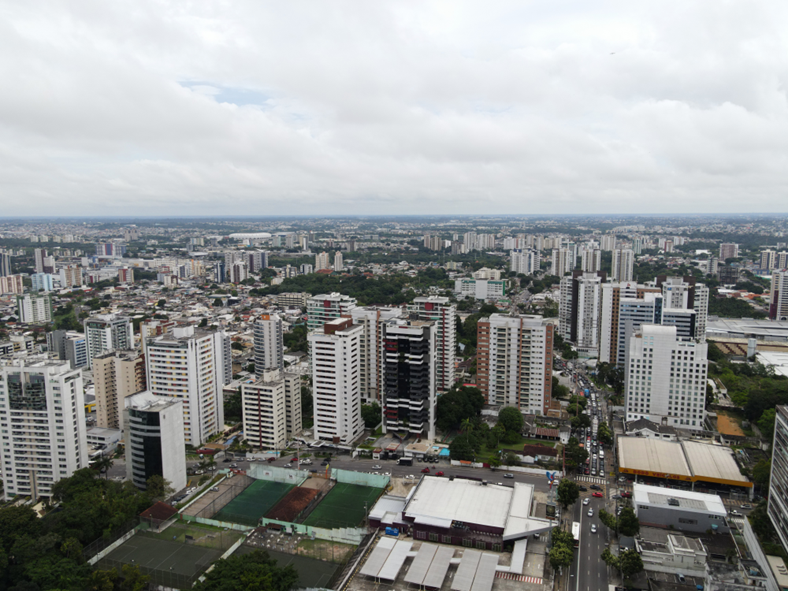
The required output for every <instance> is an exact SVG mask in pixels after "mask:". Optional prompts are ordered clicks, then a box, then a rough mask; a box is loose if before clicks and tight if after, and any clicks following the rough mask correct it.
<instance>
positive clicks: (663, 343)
mask: <svg viewBox="0 0 788 591" xmlns="http://www.w3.org/2000/svg"><path fill="white" fill-rule="evenodd" d="M707 354H708V345H707V344H706V343H705V342H704V343H696V342H694V341H686V340H682V339H680V338H679V337H678V336H677V335H676V327H675V326H659V325H655V324H644V325H642V326H641V327H640V329H639V330H638V331H637V332H636V333H635V335H634V336H633V338H631V339H630V341H629V351H628V353H627V360H626V371H625V374H624V384H625V393H626V399H625V402H624V404H625V407H626V416H627V418H626V420H627V421H636V420H638V419H648V420H649V421H653V422H655V423H658V424H662V425H668V426H670V427H676V428H680V429H687V430H690V431H701V430H703V429H704V423H705V420H706V378H707Z"/></svg>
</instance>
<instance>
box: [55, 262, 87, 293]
mask: <svg viewBox="0 0 788 591" xmlns="http://www.w3.org/2000/svg"><path fill="white" fill-rule="evenodd" d="M80 285H82V267H80V266H78V265H68V266H67V267H63V268H62V269H60V287H62V288H64V289H65V288H68V287H79V286H80Z"/></svg>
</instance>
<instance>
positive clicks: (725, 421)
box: [717, 413, 745, 437]
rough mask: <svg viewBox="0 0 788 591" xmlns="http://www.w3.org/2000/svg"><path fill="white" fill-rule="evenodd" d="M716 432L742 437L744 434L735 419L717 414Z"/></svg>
mask: <svg viewBox="0 0 788 591" xmlns="http://www.w3.org/2000/svg"><path fill="white" fill-rule="evenodd" d="M717 430H718V431H719V432H720V433H722V434H723V435H733V436H739V437H744V435H745V433H744V431H742V429H741V427H740V426H739V420H738V419H737V418H736V417H730V416H727V415H725V414H722V413H718V414H717Z"/></svg>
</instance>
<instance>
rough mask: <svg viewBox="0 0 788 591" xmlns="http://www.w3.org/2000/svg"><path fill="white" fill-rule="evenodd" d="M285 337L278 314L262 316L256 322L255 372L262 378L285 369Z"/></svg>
mask: <svg viewBox="0 0 788 591" xmlns="http://www.w3.org/2000/svg"><path fill="white" fill-rule="evenodd" d="M283 338H284V335H283V332H282V319H281V318H279V315H278V314H261V315H260V317H259V318H257V320H255V322H254V372H255V375H257V376H258V377H259V376H262V375H263V373H264V372H266V371H269V370H272V369H284V367H285V361H284V341H283Z"/></svg>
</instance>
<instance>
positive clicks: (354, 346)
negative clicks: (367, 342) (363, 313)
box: [307, 318, 364, 444]
mask: <svg viewBox="0 0 788 591" xmlns="http://www.w3.org/2000/svg"><path fill="white" fill-rule="evenodd" d="M363 336H364V329H363V327H361V326H353V324H352V320H351V319H349V318H336V319H334V320H331V321H329V322H326V323H325V324H324V325H323V327H322V330H321V331H315V332H311V333H310V334H309V336H308V337H307V338H308V339H309V351H310V355H311V361H312V404H313V407H314V437H315V439H320V440H324V441H333V442H337V443H344V444H349V443H351V442H353V441H354V440H356V439H357V438H358V437H359V436H360V435H361V434H362V433H363V432H364V422H363V421H362V419H361V375H360V363H359V360H360V357H361V340H362V338H363Z"/></svg>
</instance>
